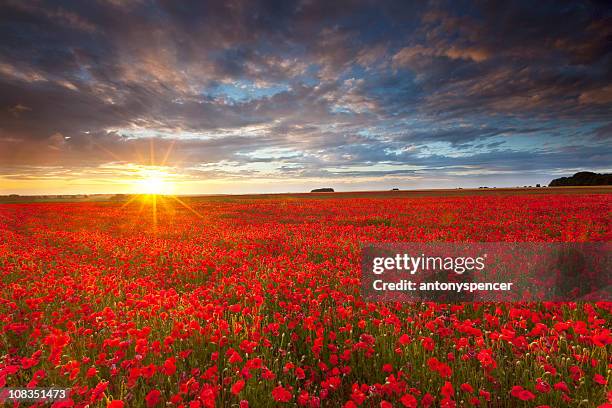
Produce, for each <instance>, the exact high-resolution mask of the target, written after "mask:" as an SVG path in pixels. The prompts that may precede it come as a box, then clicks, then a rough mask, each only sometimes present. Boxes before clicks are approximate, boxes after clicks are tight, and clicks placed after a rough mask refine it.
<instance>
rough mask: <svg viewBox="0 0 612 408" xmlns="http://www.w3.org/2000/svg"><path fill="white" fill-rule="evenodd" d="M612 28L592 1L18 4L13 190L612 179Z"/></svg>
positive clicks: (8, 134)
mask: <svg viewBox="0 0 612 408" xmlns="http://www.w3.org/2000/svg"><path fill="white" fill-rule="evenodd" d="M611 19H612V11H611V8H610V7H609V6H608V5H606V3H605V2H596V1H584V2H580V1H569V2H562V3H559V2H553V1H550V2H548V1H542V2H537V3H535V4H534V3H533V2H529V1H524V2H522V1H510V2H499V3H485V2H463V1H448V2H445V1H432V2H405V1H398V2H395V1H390V2H384V3H383V4H380V2H369V1H357V2H355V1H346V2H345V1H334V2H319V1H278V2H268V1H227V2H202V1H193V2H180V4H179V3H178V2H174V1H154V2H153V1H152V2H149V1H136V0H135V1H122V0H108V1H97V2H86V3H84V2H63V1H59V2H58V1H54V2H48V3H45V2H27V1H26V2H21V1H19V2H18V1H8V2H4V3H3V4H2V5H0V193H11V192H17V193H54V192H59V193H68V192H73V193H75V192H102V191H108V192H114V191H117V192H124V191H129V183H127V184H126V183H123V182H122V180H125V178H130V177H137V176H138V173H137V172H136V173H133V172H132V170H133V169H139V168H144V167H146V166H151V165H153V166H156V167H160V168H161V167H163V168H164V170H163V171H164V172H166V173H168V175H169V176H168V177H169V178H172V179H173V180H174V181H176V186H177V188H176V192H179V193H198V192H202V193H215V192H217V193H241V192H249V193H251V192H284V191H304V190H309V189H310V188H314V187H321V186H325V187H326V186H331V187H335V188H336V189H338V190H364V189H388V188H392V187H399V188H406V189H409V188H427V187H432V188H436V187H477V186H481V185H489V186H515V185H529V184H536V183H542V184H546V183H548V182H549V181H550V180H551V179H552V178H555V177H558V176H562V175H569V174H572V173H574V172H577V171H581V170H593V171H598V172H606V171H610V168H611V166H610V163H611V162H612V160H611V159H612V144H611V139H612V121H611V119H612V109H611V106H612V74H611V72H612V70H611V69H610V67H611V66H612V46H611V43H610V41H609V39H610V36H611V35H612V28H611V27H612V24H611V21H612V20H611ZM130 169H132V170H130ZM126 186H127V187H126Z"/></svg>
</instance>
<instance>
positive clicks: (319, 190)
mask: <svg viewBox="0 0 612 408" xmlns="http://www.w3.org/2000/svg"><path fill="white" fill-rule="evenodd" d="M310 192H311V193H333V192H334V189H333V188H331V187H324V188H315V189H314V190H310Z"/></svg>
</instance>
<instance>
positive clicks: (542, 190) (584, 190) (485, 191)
mask: <svg viewBox="0 0 612 408" xmlns="http://www.w3.org/2000/svg"><path fill="white" fill-rule="evenodd" d="M611 193H612V186H576V187H525V188H523V187H512V188H508V187H503V188H465V189H463V188H453V189H430V190H398V191H389V190H384V191H346V192H334V193H309V192H304V193H278V194H272V193H270V194H211V195H199V196H198V195H192V196H179V197H181V198H183V199H184V200H226V199H231V198H237V199H241V198H245V199H253V200H256V199H274V198H279V199H281V198H290V197H293V198H316V199H321V198H352V197H362V198H367V197H370V198H411V197H412V198H414V197H461V196H482V195H485V196H488V195H524V194H529V195H534V194H611ZM118 196H124V197H118ZM129 198H130V195H115V194H91V195H83V194H81V195H59V196H41V195H38V196H36V195H32V196H28V195H22V196H8V195H4V196H0V204H2V203H38V202H40V203H46V202H99V201H126V200H129Z"/></svg>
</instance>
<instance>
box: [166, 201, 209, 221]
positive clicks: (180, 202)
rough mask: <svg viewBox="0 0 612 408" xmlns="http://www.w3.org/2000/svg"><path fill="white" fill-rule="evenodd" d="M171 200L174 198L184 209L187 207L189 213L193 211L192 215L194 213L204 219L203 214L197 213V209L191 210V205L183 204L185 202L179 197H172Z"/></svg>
mask: <svg viewBox="0 0 612 408" xmlns="http://www.w3.org/2000/svg"><path fill="white" fill-rule="evenodd" d="M170 198H173V199H174V200H176V201H178V203H179V204H180V205H182V206H183V207H185V208H186V209H188V210H189V211H191V212H192V213H194V214H195V215H197V216H198V217H200V218H204V216H203V215H202V214H200V213H199V212H197V211H196V210H195V209H193V208H191V206H190V205H188V204H187V203H185V202H183V200H181V199H180V198H178V197H177V196H174V195H171V196H170Z"/></svg>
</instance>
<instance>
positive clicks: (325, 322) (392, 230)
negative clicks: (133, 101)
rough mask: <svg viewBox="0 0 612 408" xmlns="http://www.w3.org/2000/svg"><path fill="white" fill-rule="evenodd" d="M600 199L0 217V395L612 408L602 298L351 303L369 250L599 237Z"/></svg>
mask: <svg viewBox="0 0 612 408" xmlns="http://www.w3.org/2000/svg"><path fill="white" fill-rule="evenodd" d="M611 205H612V195H610V194H599V193H597V194H596V193H582V194H563V193H562V192H559V191H557V190H552V191H551V192H549V193H547V194H521V195H512V194H510V195H500V194H493V193H491V194H479V195H470V194H467V193H466V194H465V195H457V196H423V197H410V196H401V197H397V198H394V197H392V196H389V195H386V196H377V195H376V194H371V195H358V196H355V197H339V196H335V195H333V194H332V195H329V196H325V197H323V196H319V195H312V196H307V197H300V196H283V195H278V196H262V197H259V198H258V197H256V196H253V197H230V196H228V197H208V198H206V197H201V198H191V199H187V198H181V199H178V198H171V197H139V198H138V199H135V200H131V201H127V202H111V201H108V202H72V203H71V202H57V203H16V204H1V205H0V387H13V388H15V387H24V388H25V387H52V386H54V387H61V388H69V389H70V396H69V398H68V399H67V400H64V401H56V402H54V403H52V404H45V403H38V406H49V405H51V406H53V407H85V406H89V407H112V408H121V407H141V406H142V407H189V408H198V407H215V406H219V407H240V408H246V407H273V406H300V407H312V408H315V407H347V408H350V407H381V408H387V407H408V408H411V407H469V406H481V407H537V406H540V407H546V406H548V407H574V406H580V407H599V406H601V407H611V406H612V405H611V403H612V331H611V329H612V314H611V313H612V302H598V303H547V302H539V303H454V304H440V303H429V302H424V303H366V302H364V301H363V300H362V299H361V296H360V293H359V288H360V273H361V271H360V250H361V247H362V245H364V244H365V243H369V242H598V241H610V240H611V238H612V223H611V218H610V217H611V208H612V207H611ZM6 405H7V406H30V405H32V403H16V402H15V403H10V404H9V403H6ZM33 405H34V406H36V405H37V403H34V404H33Z"/></svg>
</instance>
